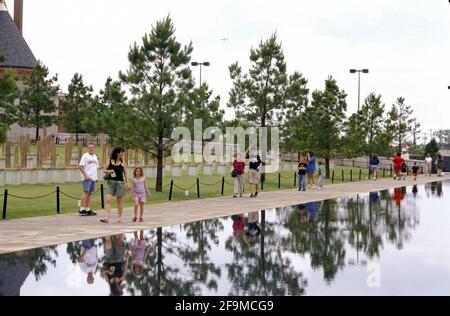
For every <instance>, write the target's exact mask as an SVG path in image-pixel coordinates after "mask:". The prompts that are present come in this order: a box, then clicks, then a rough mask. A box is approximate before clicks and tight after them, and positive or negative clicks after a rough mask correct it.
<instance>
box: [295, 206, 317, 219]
mask: <svg viewBox="0 0 450 316" xmlns="http://www.w3.org/2000/svg"><path fill="white" fill-rule="evenodd" d="M298 215H299V220H300V223H301V224H306V223H312V222H314V220H315V219H316V215H317V212H316V202H308V203H304V204H300V205H299V206H298Z"/></svg>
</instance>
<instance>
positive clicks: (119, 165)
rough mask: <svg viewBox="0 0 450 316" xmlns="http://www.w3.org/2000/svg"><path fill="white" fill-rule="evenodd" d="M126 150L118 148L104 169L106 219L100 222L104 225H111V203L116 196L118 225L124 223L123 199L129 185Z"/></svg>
mask: <svg viewBox="0 0 450 316" xmlns="http://www.w3.org/2000/svg"><path fill="white" fill-rule="evenodd" d="M124 154H125V149H123V148H122V147H116V148H114V150H113V151H112V153H111V158H110V159H108V161H106V164H105V166H104V167H103V172H104V173H105V180H107V181H108V182H107V187H106V188H107V189H106V206H105V217H104V218H102V219H101V220H100V221H101V222H102V223H105V224H107V223H109V217H110V215H111V201H112V198H113V197H114V196H116V197H117V211H118V220H117V222H118V223H122V213H123V197H124V195H125V186H126V184H127V183H128V172H127V164H126V163H125V161H124V160H123V156H124Z"/></svg>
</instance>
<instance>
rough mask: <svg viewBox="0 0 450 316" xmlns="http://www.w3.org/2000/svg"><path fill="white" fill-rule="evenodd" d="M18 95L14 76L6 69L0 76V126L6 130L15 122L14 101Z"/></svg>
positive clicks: (0, 60)
mask: <svg viewBox="0 0 450 316" xmlns="http://www.w3.org/2000/svg"><path fill="white" fill-rule="evenodd" d="M3 61H5V57H4V55H3V54H2V53H1V52H0V62H3ZM18 95H19V90H18V88H17V80H16V75H15V74H14V72H13V71H12V70H9V69H7V70H6V71H5V72H4V73H3V74H0V125H2V126H3V129H7V128H8V126H9V125H11V124H12V123H14V122H15V119H16V118H15V114H16V106H15V105H14V102H15V100H16V99H17V97H18Z"/></svg>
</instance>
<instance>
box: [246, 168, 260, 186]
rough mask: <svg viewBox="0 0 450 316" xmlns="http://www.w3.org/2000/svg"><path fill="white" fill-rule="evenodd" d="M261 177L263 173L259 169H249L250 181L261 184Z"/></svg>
mask: <svg viewBox="0 0 450 316" xmlns="http://www.w3.org/2000/svg"><path fill="white" fill-rule="evenodd" d="M260 178H261V175H260V173H259V171H258V170H255V169H249V170H248V183H250V184H259V179H260Z"/></svg>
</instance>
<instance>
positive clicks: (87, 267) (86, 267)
mask: <svg viewBox="0 0 450 316" xmlns="http://www.w3.org/2000/svg"><path fill="white" fill-rule="evenodd" d="M97 265H98V256H97V246H94V247H92V248H90V249H88V250H86V253H85V254H84V258H83V261H82V262H81V267H80V268H81V271H83V272H84V273H90V272H92V273H94V272H95V271H96V270H97Z"/></svg>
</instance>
